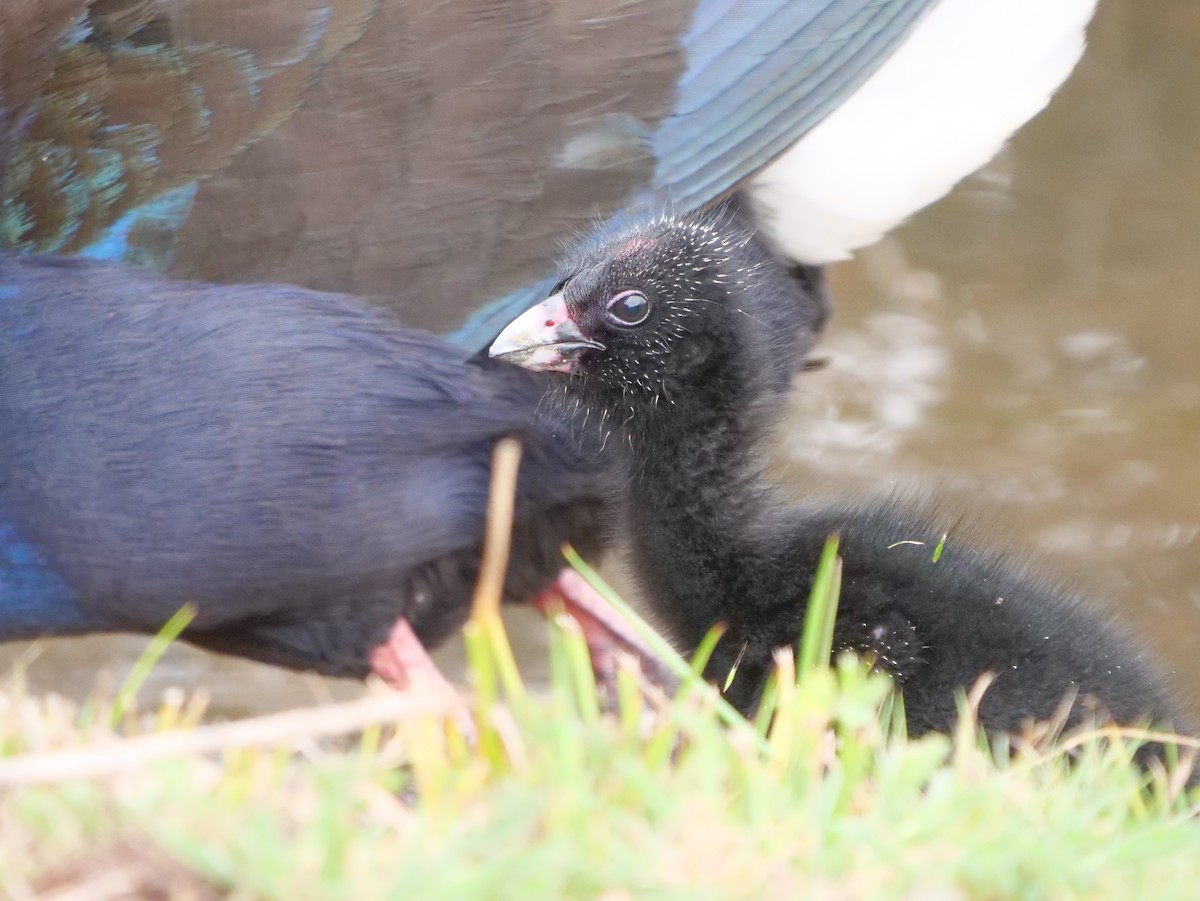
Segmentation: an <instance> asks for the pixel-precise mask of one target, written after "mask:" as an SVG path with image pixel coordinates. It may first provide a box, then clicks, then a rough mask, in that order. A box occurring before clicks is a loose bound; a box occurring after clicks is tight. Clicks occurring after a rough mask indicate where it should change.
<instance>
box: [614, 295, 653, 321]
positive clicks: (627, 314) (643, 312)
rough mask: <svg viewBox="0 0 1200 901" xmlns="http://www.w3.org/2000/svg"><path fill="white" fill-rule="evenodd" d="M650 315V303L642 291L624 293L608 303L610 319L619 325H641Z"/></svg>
mask: <svg viewBox="0 0 1200 901" xmlns="http://www.w3.org/2000/svg"><path fill="white" fill-rule="evenodd" d="M649 315H650V301H649V300H647V299H646V295H645V294H643V293H642V292H640V291H622V292H621V293H620V294H617V295H616V296H614V297H613V298H612V299H611V300H610V301H609V302H608V318H609V319H611V320H612V321H613V322H615V323H617V325H641V324H642V323H643V322H645V321H646V317H647V316H649Z"/></svg>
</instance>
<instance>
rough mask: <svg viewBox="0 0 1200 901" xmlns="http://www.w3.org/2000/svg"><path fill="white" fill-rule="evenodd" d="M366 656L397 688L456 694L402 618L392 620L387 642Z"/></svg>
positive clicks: (449, 694) (380, 673)
mask: <svg viewBox="0 0 1200 901" xmlns="http://www.w3.org/2000/svg"><path fill="white" fill-rule="evenodd" d="M369 659H370V661H371V669H372V670H373V671H374V672H375V674H376V675H377V676H379V678H381V679H382V680H383V681H384V682H386V683H387V684H388V685H390V686H391V687H392V688H394V689H396V690H397V691H406V690H408V689H418V690H419V689H431V690H434V691H437V692H439V693H445V694H446V695H447V696H448V697H457V695H458V693H457V692H456V691H455V690H454V686H453V685H451V684H450V683H449V682H448V681H446V677H445V676H443V675H442V673H441V670H439V669H438V668H437V664H435V663H434V662H433V660H432V658H430V656H429V653H428V652H427V651H426V650H425V647H424V645H422V644H421V639H419V638H417V633H416V632H414V631H413V630H412V626H410V625H409V624H408V620H406V619H404V618H403V617H401V618H400V619H398V620H396V624H395V625H394V626H392V631H391V634H389V635H388V639H387V641H385V642H384V643H383V644H380V645H376V646H375V647H374V648H373V649H372V650H371V655H370V658H369Z"/></svg>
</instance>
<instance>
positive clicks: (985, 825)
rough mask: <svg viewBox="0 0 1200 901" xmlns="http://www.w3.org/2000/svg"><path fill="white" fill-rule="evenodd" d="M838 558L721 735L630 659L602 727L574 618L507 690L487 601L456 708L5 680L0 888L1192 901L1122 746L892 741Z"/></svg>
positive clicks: (1168, 811)
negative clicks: (61, 696) (855, 634)
mask: <svg viewBox="0 0 1200 901" xmlns="http://www.w3.org/2000/svg"><path fill="white" fill-rule="evenodd" d="M831 548H832V549H831V550H830V551H829V553H828V554H827V562H826V568H825V569H824V570H823V572H822V575H821V578H819V579H818V580H817V582H818V586H819V590H818V591H816V592H814V600H815V601H817V603H815V604H814V605H813V606H815V607H817V608H818V610H817V612H816V613H814V614H813V616H812V618H811V622H810V623H807V624H806V629H805V631H806V635H807V636H808V638H807V640H806V641H805V643H804V646H803V648H801V649H800V652H799V655H798V658H797V659H793V657H792V655H790V654H781V655H780V656H779V658H778V661H777V662H778V676H777V680H776V683H775V685H774V687H773V689H772V690H771V691H770V692H769V695H768V700H767V702H766V703H767V704H768V706H769V713H770V715H769V716H766V715H764V716H760V717H759V719H758V722H757V724H747V723H745V722H744V721H740V722H737V721H732V722H735V725H733V726H731V725H730V723H731V720H730V714H729V711H728V710H726V709H724V708H723V707H722V706H721V705H720V704H719V703H718V702H717V699H716V697H715V694H714V692H713V691H712V690H711V689H710V688H708V687H707V686H705V685H703V683H700V682H699V681H698V680H694V679H687V678H685V679H684V683H683V684H684V687H683V689H682V690H681V692H680V695H679V696H678V697H677V698H676V699H674V700H672V701H662V700H660V701H657V702H656V701H654V700H651V698H652V697H653V694H651V695H649V696H648V695H646V694H644V693H643V692H642V691H641V689H640V688H639V686H638V685H637V684H636V677H635V675H634V674H632V673H629V672H625V673H623V674H622V676H621V679H620V682H619V686H618V689H619V690H618V691H617V697H618V703H617V705H616V706H617V709H616V710H615V711H613V712H604V711H603V709H602V706H601V704H600V702H599V700H598V696H597V691H596V686H595V684H594V682H593V679H592V675H591V670H590V667H589V666H588V665H587V656H586V649H585V648H584V646H583V644H582V641H581V639H580V638H579V637H578V635H577V634H575V632H574V630H573V629H572V628H571V624H570V623H567V624H562V623H558V622H556V623H553V624H551V626H550V628H551V642H550V653H551V673H552V678H551V683H550V686H549V688H548V689H547V690H546V691H544V692H540V691H534V690H532V689H527V688H526V687H525V686H524V685H523V684H522V682H521V680H520V677H519V674H518V673H516V671H515V669H514V668H513V667H512V664H511V658H510V654H509V652H508V650H507V642H506V639H505V636H504V634H503V630H502V629H497V628H495V625H494V624H493V623H490V622H488V621H487V620H486V616H487V614H486V612H485V613H484V614H483V619H481V618H479V617H480V614H479V613H478V612H477V618H476V620H475V621H474V623H473V625H472V627H471V628H470V629H469V630H468V635H467V641H468V643H469V644H470V658H471V672H472V678H473V680H474V691H473V692H472V695H471V698H470V700H469V715H468V716H465V717H464V715H463V713H462V711H459V712H457V713H451V714H449V715H446V714H445V713H444V712H437V711H432V710H431V709H430V707H429V705H428V704H426V705H424V707H423V709H418V708H421V705H420V703H419V701H418V702H412V701H409V700H406V699H403V698H401V697H399V696H391V695H384V694H380V695H379V696H378V697H375V698H371V699H368V700H366V701H364V702H355V703H352V704H345V705H336V706H333V707H328V708H319V709H317V710H315V711H308V712H303V713H296V714H285V715H282V716H275V717H264V718H260V719H258V720H251V721H243V722H239V723H233V724H212V723H206V722H204V721H203V716H202V714H203V710H202V708H201V707H200V706H199V705H196V704H194V703H189V702H188V700H187V699H185V698H183V697H176V696H172V697H170V698H168V699H167V700H166V701H164V702H163V703H162V704H161V705H160V706H159V707H158V709H156V710H150V711H143V712H141V713H139V712H138V711H137V709H136V706H135V702H134V700H133V692H132V691H129V690H122V691H119V692H117V693H116V695H115V696H114V697H113V699H111V700H106V699H103V698H97V699H94V700H93V701H91V702H89V703H88V704H85V705H84V706H83V707H82V708H74V707H72V706H71V705H69V704H66V703H65V702H62V701H60V700H55V699H39V698H34V697H30V696H28V694H27V693H26V692H24V691H23V690H22V688H21V685H20V678H19V673H18V674H16V675H15V676H14V677H13V680H12V684H11V685H10V686H9V687H8V688H7V689H6V690H4V691H2V692H0V896H4V897H12V898H26V897H38V895H39V892H41V891H45V890H48V889H49V888H51V887H53V888H55V889H63V888H64V887H67V888H75V889H76V890H77V891H79V892H81V893H83V892H85V890H91V891H92V894H81V895H80V897H83V896H86V897H104V895H103V894H102V893H101V892H99V890H98V889H97V888H96V886H97V885H108V884H109V883H106V882H103V880H109V881H110V882H111V881H112V880H118V881H119V880H121V879H124V880H125V884H127V885H132V886H135V887H136V888H137V889H138V890H139V891H140V892H141V895H148V894H151V893H152V892H158V893H159V896H161V897H171V896H173V895H172V893H173V892H174V893H178V897H224V896H225V895H226V894H228V893H232V895H233V896H234V897H244V898H279V899H346V898H353V899H370V898H409V897H420V898H422V899H429V898H454V899H459V898H473V897H479V898H489V899H490V898H501V899H502V898H514V899H517V898H519V899H528V898H564V897H565V898H572V897H580V898H591V897H605V898H622V897H631V896H632V897H642V896H647V897H655V898H673V897H678V898H687V899H704V898H764V897H765V898H774V897H779V898H797V897H802V898H817V899H822V898H837V899H840V898H860V897H872V898H893V897H894V898H927V897H933V898H947V899H951V898H981V899H984V898H986V899H1008V898H1077V897H1078V898H1121V899H1125V898H1129V897H1148V898H1156V899H1157V898H1176V897H1177V898H1192V897H1195V896H1196V894H1197V891H1198V889H1197V885H1198V884H1200V824H1197V822H1196V820H1195V818H1194V813H1195V808H1194V806H1192V805H1193V804H1194V803H1195V799H1191V798H1189V797H1188V795H1187V794H1186V793H1185V792H1183V791H1182V790H1180V789H1179V787H1178V785H1175V784H1173V783H1172V781H1171V779H1170V777H1168V776H1167V774H1165V773H1161V772H1160V773H1149V774H1148V773H1145V772H1143V771H1141V770H1138V769H1137V768H1135V767H1133V766H1131V764H1130V758H1131V754H1132V750H1133V745H1132V744H1131V743H1129V742H1127V741H1125V740H1123V739H1121V738H1114V737H1112V736H1109V737H1107V738H1105V737H1104V736H1098V737H1092V738H1086V737H1085V738H1079V739H1076V740H1075V741H1074V755H1073V756H1074V760H1073V762H1072V763H1071V764H1070V765H1068V764H1067V762H1066V760H1065V758H1066V755H1065V754H1063V753H1061V752H1058V751H1054V750H1052V749H1048V748H1045V747H1039V746H1037V745H1036V744H1030V745H1028V746H1018V747H1017V748H1016V751H1015V753H1012V754H1010V753H1008V750H1006V749H999V750H998V751H995V752H994V751H993V750H992V749H989V748H988V747H987V746H986V744H985V743H983V742H982V741H981V738H980V736H979V735H978V734H977V733H976V731H975V729H974V728H973V725H972V720H971V717H970V707H969V704H967V702H966V701H964V714H965V717H964V720H963V725H962V728H960V730H959V731H958V733H957V734H956V735H954V736H951V737H947V736H931V737H926V738H923V739H921V740H919V741H908V740H906V739H905V738H904V736H903V716H902V713H901V711H900V709H899V705H898V704H895V703H894V702H893V700H892V697H891V693H890V686H889V683H888V681H887V680H886V679H885V678H884V677H882V676H879V675H875V674H871V673H869V672H867V671H866V669H865V667H864V666H863V665H862V664H861V663H860V662H859V661H857V660H855V659H853V658H851V657H848V656H847V657H842V658H839V660H838V661H837V663H836V666H834V667H833V668H828V667H825V666H824V665H822V663H821V661H823V660H828V654H829V640H830V639H829V636H830V634H831V632H830V630H829V623H830V622H831V618H832V614H833V610H834V604H833V601H834V599H835V598H836V588H837V561H836V545H831ZM821 586H823V587H821ZM822 597H823V598H824V600H822ZM822 605H824V606H823V607H822ZM177 625H178V624H177ZM814 645H815V647H814ZM672 665H674V666H675V667H676V668H677V673H678V674H680V675H683V676H686V674H687V673H688V672H689V668H688V666H687V664H686V663H685V662H683V661H679V660H675V661H673V664H672ZM143 676H144V668H138V669H137V670H136V672H135V675H134V676H133V677H132V678H133V679H135V680H136V679H140V678H142V677H143ZM768 725H770V728H769V729H768V728H767V726H768ZM468 733H474V734H473V735H469V734H468ZM1018 745H1019V743H1018Z"/></svg>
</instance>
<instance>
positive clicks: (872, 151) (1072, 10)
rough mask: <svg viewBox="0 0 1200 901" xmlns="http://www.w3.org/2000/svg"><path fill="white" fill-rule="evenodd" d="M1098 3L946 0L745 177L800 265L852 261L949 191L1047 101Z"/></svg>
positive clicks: (1074, 57)
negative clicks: (803, 131)
mask: <svg viewBox="0 0 1200 901" xmlns="http://www.w3.org/2000/svg"><path fill="white" fill-rule="evenodd" d="M1095 6H1096V0H941V2H939V3H938V4H937V5H935V6H934V7H933V9H932V10H930V12H928V13H927V14H926V15H925V17H924V18H923V19H922V20H921V21H920V22H919V23H918V24H917V25H916V27H915V28H914V29H913V31H912V33H911V34H910V35H909V37H908V39H907V40H906V41H905V42H904V43H903V45H902V46H901V47H900V48H899V49H898V50H897V51H896V52H895V54H894V55H893V56H892V57H891V58H890V59H888V61H887V62H885V63H884V64H883V65H882V66H881V67H880V68H879V69H878V70H877V71H876V72H875V73H874V75H872V76H871V78H870V79H868V80H867V82H866V83H865V84H864V85H863V86H862V87H861V88H860V89H859V90H858V91H856V92H855V93H854V94H853V95H852V96H851V97H850V98H849V99H847V100H846V102H845V103H843V104H842V105H841V106H840V107H838V108H837V109H836V110H835V111H834V112H832V113H831V114H830V115H829V116H828V117H827V118H826V119H824V120H823V121H822V122H821V123H820V124H819V125H817V126H816V127H815V128H814V129H813V130H812V131H810V132H809V133H808V134H807V135H805V136H804V138H802V139H801V140H800V141H798V142H797V143H796V144H795V145H794V146H793V147H792V148H791V149H789V150H788V151H787V152H786V153H784V154H783V155H782V156H781V157H780V158H779V159H777V160H776V161H775V162H773V163H772V164H771V165H770V166H768V167H767V168H766V169H764V170H763V171H762V172H761V173H760V174H759V175H758V176H757V177H756V178H755V179H754V180H753V181H752V182H751V183H750V185H749V192H750V196H751V198H752V199H753V201H754V203H755V205H756V206H757V208H758V210H759V212H760V214H761V218H762V221H763V224H764V225H765V226H766V227H767V228H768V231H769V232H770V234H771V236H772V238H773V239H774V240H775V241H776V242H777V244H778V245H779V246H780V248H781V249H782V250H783V251H784V252H785V253H786V254H788V255H789V256H791V257H792V258H794V259H796V260H798V261H800V262H804V263H826V262H831V261H833V260H839V259H845V258H846V257H848V256H849V255H850V253H851V252H852V251H853V250H855V249H857V248H859V247H864V246H866V245H868V244H871V243H874V242H875V241H877V240H878V239H879V238H881V237H882V236H883V235H884V234H885V233H886V232H887V231H889V230H890V229H892V228H893V227H895V226H896V225H898V224H899V223H901V222H903V221H904V220H905V219H907V218H908V217H909V216H911V215H912V214H913V213H915V212H916V211H917V210H919V209H921V208H922V207H924V206H927V205H928V204H930V203H933V202H934V201H935V200H937V199H938V198H940V197H942V196H943V195H945V194H946V193H947V192H949V190H950V189H951V188H952V187H954V185H955V184H956V183H957V182H958V181H960V180H961V179H963V178H965V177H966V176H967V175H970V174H971V173H972V172H974V171H975V170H976V169H978V168H980V167H981V166H983V165H984V164H985V163H987V161H988V160H990V159H991V158H992V157H993V156H994V155H995V154H996V153H997V152H998V151H999V150H1000V148H1001V147H1002V146H1003V145H1004V142H1005V141H1007V140H1008V138H1009V137H1010V136H1011V135H1012V134H1013V133H1014V132H1015V131H1016V130H1017V129H1018V128H1020V127H1021V126H1022V125H1024V124H1025V123H1026V122H1027V121H1029V120H1030V119H1032V118H1033V117H1034V116H1035V115H1037V113H1038V112H1040V111H1041V110H1042V108H1043V107H1045V105H1046V104H1047V103H1048V102H1049V100H1050V97H1051V96H1052V95H1053V94H1054V92H1055V91H1056V90H1057V89H1058V87H1059V86H1060V85H1061V84H1062V83H1063V82H1064V81H1066V79H1067V76H1068V75H1070V74H1071V70H1072V69H1074V67H1075V64H1076V63H1077V62H1078V61H1079V58H1080V56H1081V55H1082V54H1083V48H1084V40H1085V38H1084V32H1085V30H1086V27H1087V23H1088V22H1089V21H1090V20H1091V17H1092V13H1093V11H1094V9H1095Z"/></svg>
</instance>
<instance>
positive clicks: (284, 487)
mask: <svg viewBox="0 0 1200 901" xmlns="http://www.w3.org/2000/svg"><path fill="white" fill-rule="evenodd" d="M0 362H2V365H0V640H9V639H15V638H32V637H37V636H43V635H70V634H81V633H89V632H110V631H129V632H154V631H156V630H157V629H158V628H160V627H161V626H162V624H163V623H164V622H165V621H166V619H167V618H168V617H170V615H171V614H172V613H173V612H174V611H175V610H177V609H178V608H179V607H180V606H182V605H183V604H184V603H186V602H192V603H194V604H195V605H196V607H197V610H198V614H197V617H196V619H195V621H194V623H193V624H192V626H191V627H190V628H189V629H188V632H187V637H188V638H189V640H191V641H193V642H195V643H197V644H201V645H204V646H206V647H209V648H212V649H215V650H219V651H227V652H231V653H237V654H240V655H242V656H246V657H250V658H253V659H257V660H261V661H265V662H268V663H275V664H279V665H284V666H289V667H293V668H301V669H313V670H317V671H320V672H324V673H327V674H332V675H341V676H363V675H365V674H366V673H367V672H368V670H369V669H370V663H371V662H372V661H371V654H372V651H373V649H374V648H376V647H378V646H380V645H383V644H385V643H386V642H387V640H388V637H389V632H390V630H391V629H392V627H393V625H394V624H395V623H396V621H397V620H398V619H402V620H404V621H406V622H407V623H408V624H409V625H410V626H411V628H412V630H413V631H414V632H415V633H416V635H417V636H418V637H419V638H420V639H421V640H422V641H423V642H425V643H426V644H434V643H436V642H438V641H439V640H441V639H442V638H444V637H445V636H446V635H447V634H448V633H450V632H451V631H452V630H453V629H455V628H457V627H458V626H459V625H461V623H462V622H463V620H464V619H465V617H466V614H467V608H468V601H469V599H470V596H471V592H472V589H473V587H474V583H475V575H476V572H477V569H478V563H479V551H480V542H481V538H482V532H483V518H484V513H485V509H486V506H487V504H486V497H487V489H488V484H489V478H490V470H491V466H490V460H491V452H492V446H493V444H494V443H495V441H496V440H497V439H498V438H500V437H502V436H505V435H516V436H518V437H521V438H522V439H523V441H524V444H525V462H526V465H525V467H524V475H523V477H522V478H521V480H520V483H519V491H518V496H517V516H516V531H515V538H514V547H513V554H512V561H513V563H512V567H511V569H510V573H509V579H508V584H507V594H508V596H509V597H510V598H513V599H517V600H522V601H524V600H528V599H529V598H531V597H532V596H534V595H535V594H537V593H538V592H539V591H541V590H543V589H544V588H546V587H548V586H549V584H550V583H551V582H552V581H553V579H554V576H555V574H556V573H557V571H558V569H559V568H560V566H561V554H560V548H561V545H562V543H563V542H565V541H571V542H579V543H582V545H583V546H585V547H587V548H592V547H594V546H595V545H596V542H597V541H598V531H597V529H596V517H597V509H598V506H599V503H600V501H599V499H600V497H601V496H602V494H603V491H602V488H601V485H600V480H599V477H598V476H597V475H596V474H595V472H594V470H593V469H590V468H589V467H588V466H587V465H586V464H587V460H588V457H587V455H586V454H584V455H580V454H577V453H575V452H574V451H573V450H572V444H571V443H570V442H567V441H563V440H560V438H561V436H555V435H554V434H553V424H552V423H551V422H550V421H549V420H547V419H545V418H543V419H539V420H535V417H534V411H535V408H536V406H537V403H538V399H539V398H540V396H541V392H542V386H541V385H540V383H539V380H538V379H537V378H536V377H529V376H528V375H527V374H526V373H521V372H516V371H512V370H511V367H503V366H500V365H497V364H494V363H492V362H491V361H488V360H478V359H466V358H465V354H464V352H463V351H462V350H460V349H459V348H456V347H455V346H453V345H450V344H448V343H447V342H445V341H443V340H442V339H439V338H437V337H434V336H432V335H429V334H427V333H424V332H418V331H412V330H406V329H403V328H400V327H399V326H398V325H397V324H396V323H395V322H394V321H393V318H392V317H391V316H390V314H388V313H386V312H385V311H381V310H376V309H372V308H371V307H369V306H367V305H366V304H364V303H362V302H361V301H358V300H357V299H355V298H350V297H346V296H343V295H333V294H321V293H317V292H313V291H307V290H304V289H299V288H293V287H287V286H273V285H256V286H237V287H231V286H215V287H214V286H211V285H204V284H189V283H180V282H175V281H172V280H169V279H167V278H164V277H162V276H158V275H156V274H154V273H149V272H144V271H139V270H137V269H131V268H129V267H125V266H120V265H114V264H104V263H95V262H91V261H86V260H78V259H62V258H52V257H17V256H13V255H11V254H7V255H4V254H0Z"/></svg>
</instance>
